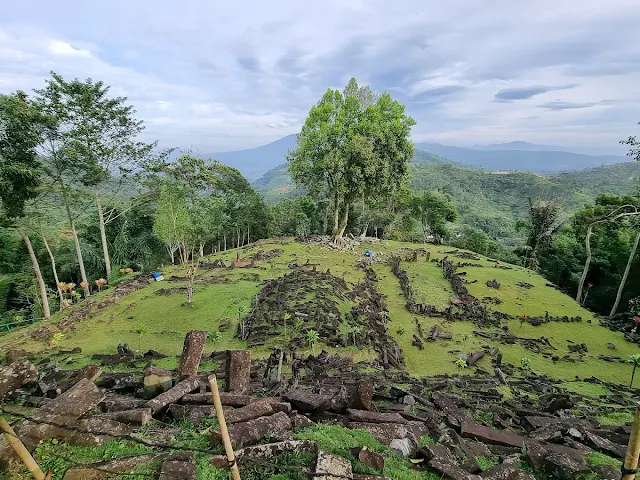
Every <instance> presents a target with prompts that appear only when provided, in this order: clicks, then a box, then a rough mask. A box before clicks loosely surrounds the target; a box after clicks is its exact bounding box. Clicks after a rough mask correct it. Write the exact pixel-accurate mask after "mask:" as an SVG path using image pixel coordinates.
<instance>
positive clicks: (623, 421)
mask: <svg viewBox="0 0 640 480" xmlns="http://www.w3.org/2000/svg"><path fill="white" fill-rule="evenodd" d="M596 418H597V419H598V422H600V423H601V424H602V425H627V424H629V423H631V422H633V414H632V413H631V412H609V413H603V414H601V415H598V416H597V417H596Z"/></svg>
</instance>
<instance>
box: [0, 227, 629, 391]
mask: <svg viewBox="0 0 640 480" xmlns="http://www.w3.org/2000/svg"><path fill="white" fill-rule="evenodd" d="M367 249H370V250H371V251H373V252H375V261H374V262H373V263H372V264H371V265H368V264H367V263H366V262H367V259H368V257H365V256H364V253H365V250H367ZM393 256H397V257H398V258H401V259H403V260H402V261H400V263H399V265H398V266H397V268H398V269H399V270H396V274H394V272H393V271H392V265H391V260H390V259H391V257H393ZM443 258H448V259H449V260H450V261H451V262H453V265H454V266H455V265H460V266H459V267H457V269H456V274H457V276H456V278H457V279H458V280H455V279H454V280H451V278H449V279H447V278H445V276H444V274H443V265H442V264H441V263H438V260H442V259H443ZM238 259H239V260H238ZM407 259H408V260H407ZM214 260H215V263H213V262H214ZM234 260H235V262H233V261H234ZM232 262H233V263H232ZM222 264H224V265H226V268H212V267H213V266H218V267H220V266H221V265H222ZM234 266H235V268H234ZM399 271H405V272H406V275H407V277H406V278H407V283H408V285H407V284H405V285H404V287H403V288H404V291H403V288H401V284H402V282H403V280H402V278H400V277H401V276H402V275H403V274H402V273H398V272H399ZM162 273H163V274H164V277H165V280H164V281H162V282H152V281H151V280H150V278H149V277H146V276H141V277H136V278H132V279H130V280H128V281H126V282H124V283H123V284H121V285H118V286H115V287H114V288H112V289H109V290H107V291H106V292H104V293H101V294H99V295H96V296H93V297H91V298H90V299H89V300H88V301H86V302H85V303H82V304H79V305H77V306H75V307H73V308H72V309H71V311H68V312H64V313H62V314H58V315H57V316H56V318H55V319H54V320H52V321H50V322H48V323H47V324H42V323H41V324H39V325H38V326H34V327H31V328H28V329H24V330H19V331H17V332H15V333H12V334H11V335H9V336H5V337H2V340H1V341H2V344H3V350H5V351H9V350H14V349H25V350H27V351H31V352H39V351H42V350H45V351H46V350H47V349H48V347H47V345H48V342H49V340H50V338H51V337H52V335H53V334H54V333H56V332H62V333H63V334H64V336H63V338H62V340H61V341H60V343H59V345H58V346H59V347H60V348H64V349H71V348H74V347H80V348H81V349H82V352H83V353H82V355H80V356H77V357H76V358H75V360H74V362H77V363H76V366H77V364H84V363H86V362H89V363H90V362H91V359H90V356H91V355H93V354H95V353H105V352H115V351H116V347H117V346H118V345H119V344H123V343H127V344H129V346H130V347H131V348H138V347H140V348H141V349H142V350H148V349H154V350H157V351H160V352H163V353H165V354H170V355H173V354H177V353H179V352H180V350H181V347H182V340H183V338H184V334H185V333H186V332H188V331H189V330H192V329H202V330H206V331H209V332H211V333H213V332H216V331H218V332H220V334H216V335H215V337H216V340H215V341H212V343H211V344H210V348H211V350H219V349H227V348H244V347H247V346H249V347H251V348H252V350H253V352H254V355H256V356H258V357H260V356H266V355H267V354H268V353H269V351H270V348H271V347H274V346H277V345H286V346H288V347H289V348H295V349H296V350H298V351H300V350H301V351H305V352H310V351H311V349H310V346H309V345H308V344H307V343H306V341H305V337H304V332H306V331H308V330H309V329H314V330H316V331H317V332H318V333H319V337H320V338H319V340H318V344H317V345H316V347H315V349H316V350H318V351H319V350H320V349H323V348H324V349H327V350H328V351H330V352H342V353H343V354H348V353H351V352H352V353H354V354H355V357H356V359H360V360H369V361H378V362H380V361H382V360H381V357H382V356H383V352H385V351H386V352H387V353H389V352H394V351H395V350H394V349H395V348H396V346H397V347H398V348H399V349H400V351H401V352H402V353H401V354H399V356H398V359H397V360H398V361H399V362H401V363H402V365H403V366H404V368H406V370H407V371H408V372H409V373H411V374H412V375H415V376H424V375H436V374H442V373H454V372H456V371H458V368H457V367H456V364H455V361H456V360H457V359H458V358H459V357H460V355H461V354H468V353H471V352H474V351H479V350H483V349H487V350H488V349H490V348H497V349H499V350H500V352H502V353H503V358H504V361H505V362H508V363H511V364H513V365H519V364H520V361H521V359H522V358H524V357H527V358H529V359H530V360H531V365H532V368H533V369H534V370H536V371H539V372H543V373H545V374H548V375H551V376H553V377H555V378H562V379H566V380H573V379H574V378H575V377H581V378H586V377H591V376H594V375H595V376H597V377H598V378H601V379H603V380H608V381H612V382H618V383H623V382H626V381H627V379H628V377H629V374H630V368H629V366H628V365H626V364H624V363H615V362H614V363H610V362H607V361H604V360H602V359H601V358H600V357H602V356H619V357H621V358H623V359H626V357H627V355H629V354H631V353H636V352H638V348H637V347H636V346H635V345H633V344H630V343H629V342H627V341H625V340H624V338H623V336H622V335H621V334H619V333H614V332H611V331H609V330H607V329H605V328H604V327H601V326H599V324H598V320H597V319H596V318H594V316H593V315H592V314H591V313H590V312H589V311H587V310H585V309H583V308H581V307H580V306H578V305H577V304H576V303H575V301H574V300H572V299H571V298H569V297H568V296H566V295H565V294H563V293H561V292H559V291H558V290H556V289H555V288H553V286H550V285H549V284H547V282H546V281H545V280H544V279H543V278H542V277H540V276H538V275H537V274H535V273H533V272H531V271H529V270H527V269H525V268H522V267H518V266H512V265H507V264H500V263H499V262H496V261H494V260H491V259H488V258H485V257H482V256H479V255H475V254H472V253H470V252H461V251H455V250H453V251H452V249H451V248H450V247H445V246H436V245H424V246H419V245H415V244H404V243H398V242H387V241H380V242H378V241H376V242H372V243H365V244H362V245H359V246H357V247H354V248H353V250H347V251H337V250H334V249H332V248H329V247H327V246H326V245H324V244H320V243H316V242H303V243H300V242H297V241H295V240H292V239H287V240H267V241H260V242H258V243H255V244H253V245H251V246H249V247H244V248H241V249H239V250H237V251H228V252H226V253H223V254H221V255H216V256H214V257H212V258H210V259H208V260H207V262H205V263H204V264H203V266H202V267H201V268H200V269H199V271H198V274H197V279H196V285H197V287H196V292H195V294H194V304H193V306H192V307H187V306H185V305H184V302H185V271H184V270H183V269H182V268H181V267H178V266H172V267H167V268H165V269H163V270H162ZM398 275H400V277H399V276H398ZM459 281H462V284H461V285H455V282H459ZM493 281H495V282H497V283H496V284H497V285H498V288H492V287H495V286H496V284H493ZM452 282H453V284H452ZM487 282H489V283H491V286H489V285H488V283H487ZM461 286H462V288H464V289H468V294H469V295H471V296H472V297H475V298H476V299H477V300H474V301H473V302H475V303H473V302H472V303H471V304H469V305H471V306H469V305H466V304H465V303H464V302H469V300H468V299H467V298H466V297H464V295H461V294H460V291H459V290H458V293H456V289H460V287H461ZM408 287H409V288H410V292H411V293H409V295H410V296H411V298H408V297H407V292H408V290H407V288H408ZM459 298H463V302H462V303H461V302H460V301H459V300H456V299H459ZM408 302H409V304H410V306H409V309H411V311H409V309H408V307H407V305H408ZM452 302H454V303H456V305H453V304H452ZM411 305H413V306H411ZM428 306H430V307H428ZM421 308H423V309H426V310H424V311H422V313H420V309H421ZM469 308H471V310H469ZM474 309H480V310H477V311H476V310H474ZM382 311H386V312H388V318H385V319H383V318H381V317H380V315H379V314H380V312H382ZM353 312H360V313H359V314H357V315H354V313H353ZM425 312H427V313H425ZM285 313H288V314H289V316H290V319H289V320H288V325H286V327H285V320H284V314H285ZM298 314H300V315H298ZM385 315H386V314H385ZM578 317H579V319H578ZM568 319H574V321H569V320H568ZM241 321H242V322H243V325H244V328H245V330H244V332H245V333H244V336H243V338H239V337H240V336H242V335H237V334H239V333H241V332H242V331H243V330H242V328H243V327H240V322H241ZM381 322H382V323H384V325H385V326H384V327H383V326H381ZM538 323H540V324H539V325H538ZM436 325H437V326H438V327H439V329H440V332H445V333H448V334H450V335H451V336H452V339H450V340H447V339H438V340H437V341H435V342H430V341H429V340H428V338H429V332H431V331H432V329H434V328H435V326H436ZM140 326H143V327H145V328H144V331H145V332H146V333H142V334H137V333H136V329H138V328H139V327H140ZM354 328H355V329H356V330H357V331H358V332H359V333H358V334H357V335H356V336H355V342H356V343H355V346H354V342H353V340H354V339H353V338H352V337H353V335H352V333H353V330H352V329H354ZM350 329H351V330H350ZM350 332H351V334H350ZM478 332H479V333H478ZM505 332H507V334H508V335H507V336H505ZM416 335H417V336H418V337H419V338H420V339H421V340H422V341H423V343H424V345H423V347H424V350H422V349H420V348H418V347H416V346H415V345H414V343H417V342H415V339H414V337H415V336H416ZM509 336H511V340H509ZM542 338H544V339H546V340H544V341H542V340H540V339H542ZM545 342H547V343H545ZM609 343H611V344H613V345H615V350H614V351H612V350H611V349H610V348H609V347H608V346H607V344H609ZM581 344H585V345H586V347H587V348H586V349H585V351H584V352H582V351H579V352H578V353H572V351H571V347H572V346H573V345H581ZM486 362H487V365H486V366H484V364H485V361H480V362H478V364H477V366H479V367H480V368H487V367H488V365H489V363H488V362H489V361H488V360H487V361H486Z"/></svg>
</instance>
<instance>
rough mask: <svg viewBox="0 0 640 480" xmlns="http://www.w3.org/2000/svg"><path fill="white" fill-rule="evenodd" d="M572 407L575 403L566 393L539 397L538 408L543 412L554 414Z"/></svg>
mask: <svg viewBox="0 0 640 480" xmlns="http://www.w3.org/2000/svg"><path fill="white" fill-rule="evenodd" d="M574 406H575V402H574V401H573V400H572V399H571V397H570V396H569V395H567V394H566V393H550V394H547V395H542V396H541V397H540V408H541V410H542V411H543V412H549V413H555V412H557V411H558V410H566V409H569V408H573V407H574Z"/></svg>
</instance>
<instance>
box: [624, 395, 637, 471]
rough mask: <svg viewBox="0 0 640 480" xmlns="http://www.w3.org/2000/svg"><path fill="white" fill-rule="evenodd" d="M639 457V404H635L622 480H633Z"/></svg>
mask: <svg viewBox="0 0 640 480" xmlns="http://www.w3.org/2000/svg"><path fill="white" fill-rule="evenodd" d="M639 456H640V402H637V403H636V413H635V415H634V417H633V427H632V428H631V435H630V436H629V445H627V454H626V455H625V457H624V464H623V467H622V480H635V478H636V470H637V469H638V457H639Z"/></svg>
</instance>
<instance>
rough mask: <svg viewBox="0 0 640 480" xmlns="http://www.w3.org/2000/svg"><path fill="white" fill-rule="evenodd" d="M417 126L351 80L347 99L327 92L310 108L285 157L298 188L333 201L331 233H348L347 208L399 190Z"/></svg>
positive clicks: (392, 105)
mask: <svg viewBox="0 0 640 480" xmlns="http://www.w3.org/2000/svg"><path fill="white" fill-rule="evenodd" d="M414 124H415V120H413V119H412V118H411V117H409V116H407V115H406V114H405V113H404V106H402V105H401V104H399V103H398V102H396V101H394V100H393V99H392V98H391V96H390V95H389V94H388V93H385V94H382V95H381V96H379V97H377V96H376V95H374V94H371V92H370V89H368V87H359V86H358V84H357V82H356V80H355V78H352V79H351V81H350V82H349V85H347V87H346V89H345V91H344V93H341V92H340V91H338V90H331V89H329V90H327V92H326V93H325V94H324V96H323V97H322V99H321V100H320V102H319V103H318V104H317V105H315V106H314V107H312V108H311V110H310V112H309V116H308V117H307V120H306V121H305V124H304V125H303V127H302V130H301V132H300V134H299V135H298V137H297V140H298V142H297V146H296V148H294V149H293V150H291V151H290V152H289V153H288V154H287V162H288V165H289V173H290V175H291V177H292V178H293V180H294V181H295V182H296V184H298V185H300V186H303V187H305V188H307V189H308V190H309V191H310V192H312V193H314V194H315V195H319V194H321V193H322V194H324V195H326V196H327V197H328V198H330V199H332V201H333V213H334V222H333V233H334V235H335V236H337V237H340V236H341V235H342V232H343V231H344V229H345V228H346V225H347V221H348V217H349V208H350V207H351V205H352V203H353V202H354V201H355V200H357V199H363V200H365V201H366V200H369V199H372V198H374V197H376V196H381V195H389V194H391V193H393V192H394V191H395V190H397V189H398V188H399V187H400V185H401V183H402V182H403V181H404V179H405V177H406V175H407V173H408V165H409V163H408V162H409V160H410V159H411V157H412V156H413V151H414V149H413V143H412V142H411V141H410V140H409V134H410V131H411V127H412V126H413V125H414Z"/></svg>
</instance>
